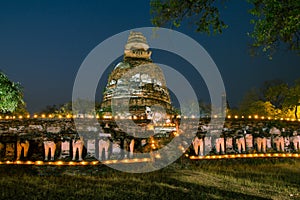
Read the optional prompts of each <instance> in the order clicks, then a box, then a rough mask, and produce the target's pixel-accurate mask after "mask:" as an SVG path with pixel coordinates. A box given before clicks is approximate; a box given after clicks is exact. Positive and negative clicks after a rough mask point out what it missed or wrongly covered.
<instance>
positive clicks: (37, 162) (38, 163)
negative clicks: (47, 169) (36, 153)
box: [35, 160, 44, 165]
mask: <svg viewBox="0 0 300 200" xmlns="http://www.w3.org/2000/svg"><path fill="white" fill-rule="evenodd" d="M35 164H36V165H42V164H44V162H43V161H40V160H39V161H35Z"/></svg>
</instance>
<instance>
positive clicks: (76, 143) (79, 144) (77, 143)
mask: <svg viewBox="0 0 300 200" xmlns="http://www.w3.org/2000/svg"><path fill="white" fill-rule="evenodd" d="M72 146H73V158H72V160H75V158H76V152H77V149H78V160H79V161H82V150H83V146H84V141H83V137H82V136H81V137H76V138H75V139H74V140H73V142H72Z"/></svg>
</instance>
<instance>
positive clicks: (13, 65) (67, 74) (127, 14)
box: [0, 0, 300, 113]
mask: <svg viewBox="0 0 300 200" xmlns="http://www.w3.org/2000/svg"><path fill="white" fill-rule="evenodd" d="M249 8H250V7H249V5H248V4H247V3H246V1H230V2H229V3H228V4H227V8H226V9H225V10H222V11H221V16H222V17H223V19H224V21H225V22H226V23H227V24H228V25H229V27H228V29H226V30H225V31H224V33H223V34H222V35H217V36H207V35H204V34H200V33H195V32H194V27H192V26H191V25H189V24H187V25H184V26H182V27H181V28H180V29H177V30H178V31H180V32H182V33H185V34H187V35H188V36H190V37H192V38H193V39H195V40H197V41H198V42H199V43H200V44H201V45H202V46H203V47H204V48H205V49H206V50H207V51H208V53H209V54H210V56H211V57H212V58H213V60H214V61H215V63H216V64H217V66H218V68H219V70H220V72H221V75H222V77H223V80H224V84H225V88H226V92H227V97H228V100H229V103H230V104H231V105H232V106H235V105H237V104H238V102H239V101H240V100H241V98H242V96H243V94H244V93H245V92H246V91H247V90H249V89H250V88H251V87H259V86H260V85H261V84H262V83H263V82H264V81H265V80H271V79H275V78H279V79H282V80H284V81H287V82H288V83H290V84H291V83H293V81H294V80H295V79H297V78H300V76H299V69H297V68H298V67H299V63H300V57H299V56H297V55H296V53H293V52H289V51H285V50H282V51H280V52H277V53H276V54H275V55H274V57H273V60H269V59H268V58H267V57H265V56H257V57H251V56H250V55H249V54H248V45H249V44H250V42H251V40H250V39H249V37H248V36H247V32H250V31H251V30H252V25H250V23H249V21H250V18H251V16H250V15H249V14H248V13H247V10H248V9H249ZM149 10H150V7H149V1H140V0H135V1H122V0H120V1H100V0H97V1H96V0H91V1H83V0H73V1H58V0H52V1H46V0H45V1H38V0H32V1H22V0H19V1H17V0H6V1H0V69H1V70H2V71H3V72H5V73H6V74H7V75H8V76H9V78H11V79H12V80H14V81H17V82H20V83H21V84H22V86H23V87H24V95H25V101H26V103H27V108H28V110H29V111H30V112H31V113H33V112H37V111H39V110H41V109H42V108H44V107H45V106H46V105H53V104H62V103H65V102H67V101H70V100H71V96H72V88H73V83H74V79H75V76H76V73H77V70H78V69H79V67H80V65H81V63H82V61H83V60H84V58H85V57H86V56H87V55H88V53H89V52H90V51H91V50H92V49H93V48H94V47H95V46H97V45H98V44H99V43H100V42H102V41H104V40H105V39H107V38H108V37H110V36H112V35H114V34H117V33H119V32H122V31H125V30H128V29H133V28H139V27H148V26H151V23H150V12H149ZM125 42H126V41H124V44H125ZM159 55H160V54H157V55H156V56H155V55H153V56H152V58H153V60H154V62H155V61H156V62H158V61H159V62H160V63H162V62H163V61H166V64H169V65H170V66H172V65H178V63H180V61H176V59H171V61H170V59H166V58H165V57H159ZM172 61H173V62H172ZM180 67H184V66H182V63H181V66H180ZM177 68H178V66H177ZM186 73H187V76H189V75H188V73H189V71H188V70H187V72H186ZM190 73H191V74H192V72H190ZM191 77H192V76H191ZM102 79H104V80H105V77H104V78H102ZM191 79H193V78H191ZM193 81H194V82H196V83H197V79H194V80H192V82H193ZM102 82H105V81H102ZM199 82H201V81H199ZM103 86H104V85H103V83H101V82H100V86H99V87H103ZM203 87H204V90H205V86H203V85H202V86H199V90H202V88H203ZM200 93H201V92H200ZM204 93H206V92H204ZM99 96H100V94H99ZM203 99H206V97H203Z"/></svg>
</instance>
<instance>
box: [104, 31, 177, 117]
mask: <svg viewBox="0 0 300 200" xmlns="http://www.w3.org/2000/svg"><path fill="white" fill-rule="evenodd" d="M103 95H104V96H103V101H102V104H101V109H102V113H105V114H108V115H111V114H112V108H111V107H112V102H113V101H115V103H114V104H113V105H117V106H127V107H128V105H129V112H130V113H127V114H125V116H123V115H124V113H120V112H118V111H119V110H122V109H119V108H118V107H117V108H116V109H114V110H116V113H114V115H116V116H121V117H126V118H127V117H129V116H131V117H136V118H139V119H141V118H144V119H146V118H147V114H146V110H147V109H149V108H150V107H151V106H153V105H155V106H159V107H161V109H158V110H165V113H167V114H169V113H171V112H172V107H171V100H170V95H169V91H168V88H167V87H166V82H165V77H164V74H163V72H162V70H161V69H160V67H158V66H157V65H155V64H153V62H152V60H151V51H150V50H149V46H148V44H147V41H146V38H145V36H143V34H142V33H140V32H131V33H130V35H129V37H128V41H127V44H126V45H125V50H124V58H123V61H122V62H120V63H118V64H117V65H116V67H115V68H114V70H113V71H112V73H111V74H110V76H109V78H108V82H107V86H106V88H105V92H104V94H103ZM127 111H128V109H127ZM152 111H153V107H152ZM128 115H129V116H128Z"/></svg>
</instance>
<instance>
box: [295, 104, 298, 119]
mask: <svg viewBox="0 0 300 200" xmlns="http://www.w3.org/2000/svg"><path fill="white" fill-rule="evenodd" d="M297 112H298V105H296V108H295V118H296V120H297V119H298V115H297Z"/></svg>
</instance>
